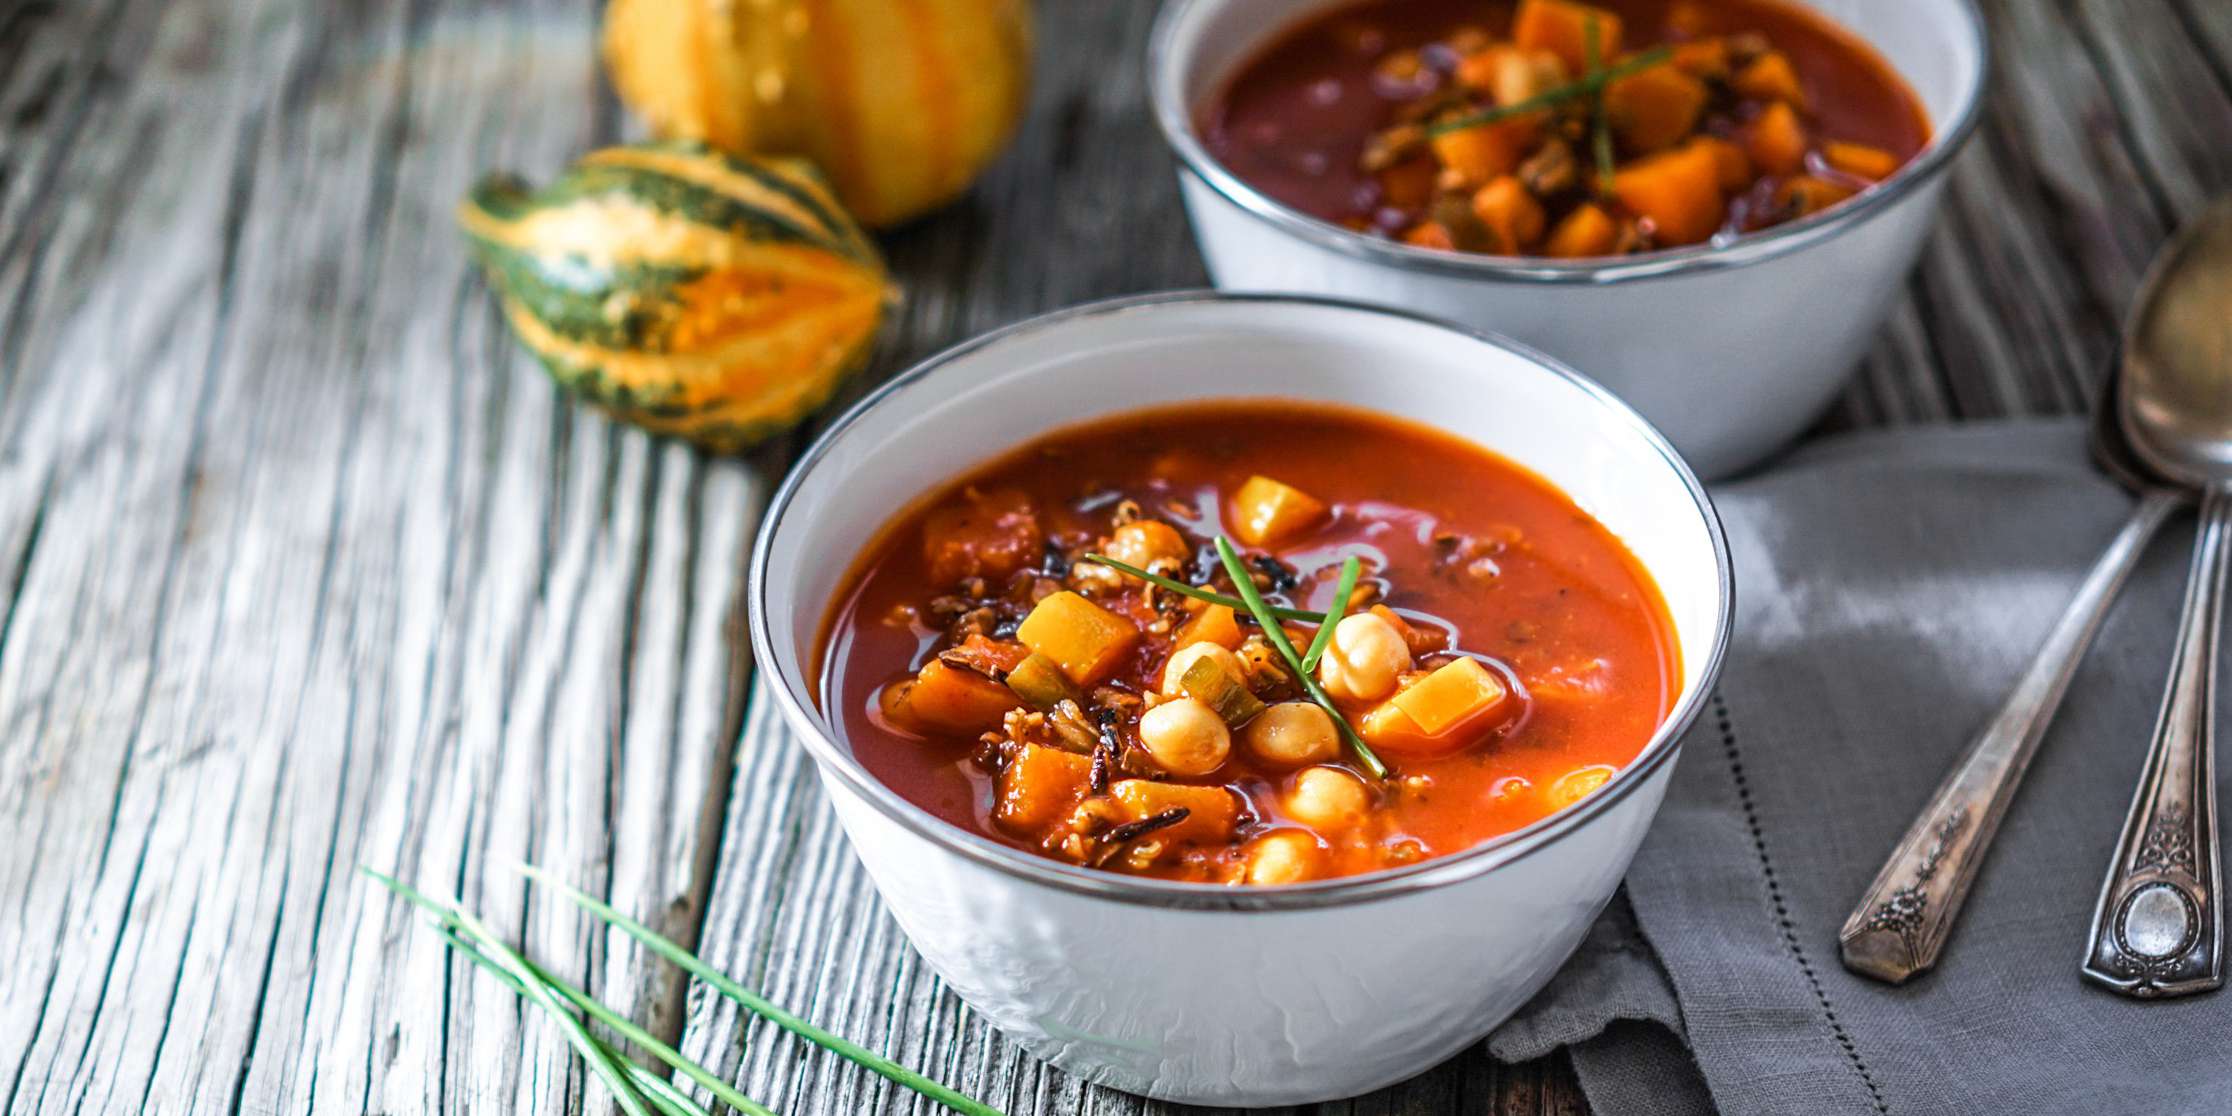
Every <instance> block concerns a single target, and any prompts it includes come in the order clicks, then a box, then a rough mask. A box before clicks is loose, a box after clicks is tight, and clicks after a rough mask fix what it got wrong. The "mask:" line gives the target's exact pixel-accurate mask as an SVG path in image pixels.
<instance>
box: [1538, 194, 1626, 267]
mask: <svg viewBox="0 0 2232 1116" xmlns="http://www.w3.org/2000/svg"><path fill="white" fill-rule="evenodd" d="M1619 231H1620V230H1619V227H1618V226H1617V225H1615V224H1613V222H1612V217H1611V215H1610V214H1607V213H1606V212H1604V210H1603V209H1601V208H1599V207H1598V206H1596V205H1595V204H1593V203H1589V202H1583V203H1581V205H1580V206H1579V207H1578V208H1576V209H1574V211H1573V212H1571V213H1568V214H1566V215H1565V219H1564V220H1562V221H1559V222H1558V227H1557V228H1555V229H1552V230H1551V231H1550V241H1549V243H1548V244H1545V245H1544V246H1543V249H1542V254H1543V255H1546V256H1549V257H1550V258H1551V259H1556V260H1577V259H1583V258H1586V257H1589V256H1604V255H1610V254H1611V252H1612V245H1613V243H1614V241H1615V240H1616V239H1617V238H1618V236H1619Z"/></svg>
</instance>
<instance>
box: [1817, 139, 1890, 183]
mask: <svg viewBox="0 0 2232 1116" xmlns="http://www.w3.org/2000/svg"><path fill="white" fill-rule="evenodd" d="M1821 157H1822V159H1823V160H1825V161H1827V162H1828V164H1829V165H1830V166H1832V167H1835V168H1837V169H1838V170H1841V171H1843V172H1845V173H1846V174H1849V175H1851V176H1852V177H1854V178H1865V179H1867V180H1868V181H1870V182H1881V181H1883V180H1884V179H1886V178H1889V177H1891V175H1892V173H1893V172H1894V171H1897V170H1898V169H1899V157H1898V156H1896V155H1893V154H1891V153H1890V152H1888V151H1885V150H1884V149H1882V148H1880V147H1870V146H1868V145H1867V144H1864V143H1845V142H1842V141H1840V140H1829V141H1827V142H1825V143H1823V144H1822V145H1821Z"/></svg>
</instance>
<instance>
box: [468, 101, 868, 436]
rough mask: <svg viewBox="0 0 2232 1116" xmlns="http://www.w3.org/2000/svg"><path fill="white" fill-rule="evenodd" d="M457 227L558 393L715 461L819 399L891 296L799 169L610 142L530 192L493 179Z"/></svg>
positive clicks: (858, 354) (859, 350)
mask: <svg viewBox="0 0 2232 1116" xmlns="http://www.w3.org/2000/svg"><path fill="white" fill-rule="evenodd" d="M458 221H459V223H460V224H462V225H463V226H464V229H465V232H466V234H467V236H469V237H470V238H471V240H472V245H473V250H474V254H475V255H476V256H477V257H479V259H480V262H481V264H482V266H483V267H485V268H486V269H487V272H488V277H489V281H490V283H491V285H492V286H494V287H495V289H496V292H497V295H498V297H499V299H500V300H501V302H502V303H503V307H504V313H505V315H506V317H507V318H508V319H509V320H510V322H511V326H512V331H513V332H514V333H516V334H517V335H518V337H519V340H520V342H521V343H522V344H524V345H525V346H526V347H527V348H528V349H529V350H530V351H532V352H533V353H534V354H535V355H536V356H537V357H539V358H540V359H541V360H542V363H543V366H544V367H546V368H548V369H549V370H550V374H551V376H552V377H553V378H555V379H556V380H557V381H558V382H559V384H560V385H562V386H564V387H566V388H568V389H571V390H572V391H574V392H577V393H579V394H580V395H582V396H583V397H585V398H586V399H588V400H589V401H590V402H592V403H594V404H595V405H597V406H599V407H601V408H603V409H604V410H606V411H609V412H611V413H612V414H613V415H615V416H617V417H619V418H622V419H625V420H627V421H629V422H633V423H635V424H637V425H639V426H643V427H645V428H647V429H650V430H654V431H658V432H661V433H666V434H675V435H679V436H681V437H684V438H688V439H689V440H691V441H693V442H696V443H698V444H700V445H703V446H705V447H707V448H708V449H713V450H717V451H722V452H728V451H734V450H737V449H740V448H742V447H744V446H747V445H750V444H751V443H753V442H756V441H759V440H761V439H763V438H765V437H767V436H769V435H771V434H775V433H779V432H781V431H783V430H787V429H789V428H790V427H791V426H793V425H796V424H797V423H798V422H799V420H801V419H802V418H804V417H805V416H806V414H807V413H808V412H810V411H812V410H813V409H814V408H815V407H817V406H820V405H821V404H822V403H823V402H825V401H826V400H827V399H828V398H829V395H830V393H831V392H832V391H834V390H835V389H836V387H837V385H838V384H839V383H840V382H842V381H843V380H844V379H845V377H846V376H847V375H849V374H851V373H852V372H853V371H855V370H856V369H858V368H859V367H860V365H861V364H862V363H863V361H864V360H865V359H866V357H867V354H868V350H869V347H870V344H871V342H872V341H873V340H874V339H875V335H876V329H877V327H878V326H879V325H880V324H881V322H882V318H883V314H884V310H885V308H886V306H887V304H888V303H889V302H890V298H891V286H890V284H889V282H888V281H887V280H886V277H885V273H884V265H883V261H882V259H881V258H880V257H879V256H878V255H877V254H876V249H875V247H874V246H873V245H871V244H870V243H869V242H868V240H867V238H866V237H865V236H863V235H862V234H861V232H860V229H859V227H858V226H856V225H854V224H853V222H852V220H851V219H850V218H848V217H847V216H845V214H844V211H843V210H841V209H839V208H838V207H837V203H836V202H835V201H834V200H833V199H832V198H831V196H830V194H829V191H828V189H827V187H826V186H825V185H824V184H823V183H822V181H821V179H820V178H819V177H818V176H817V175H816V174H815V173H814V171H813V169H812V168H811V167H809V166H807V165H806V164H804V163H802V162H800V161H798V160H793V159H763V160H753V159H742V158H737V157H734V156H730V155H725V154H722V153H720V152H716V151H714V150H712V149H710V148H708V147H706V146H705V145H704V144H700V143H694V142H675V143H661V144H647V145H642V146H635V147H614V148H608V149H605V150H603V151H597V152H593V153H591V154H590V155H589V156H587V157H586V158H584V159H582V160H581V161H580V162H579V163H576V164H574V166H573V167H572V168H571V169H570V170H568V171H567V172H566V173H565V175H564V176H562V177H561V178H559V179H558V180H557V181H556V182H553V183H551V184H550V185H549V186H546V187H544V188H543V189H541V190H532V189H530V188H529V187H528V186H527V184H526V183H524V182H522V181H520V180H519V179H517V178H515V177H512V176H510V175H496V176H493V177H491V178H489V179H487V180H485V181H483V182H482V183H481V184H480V185H478V186H476V187H474V189H473V192H472V194H471V196H470V197H468V198H467V199H466V200H465V202H464V204H463V205H461V206H460V207H459V209H458Z"/></svg>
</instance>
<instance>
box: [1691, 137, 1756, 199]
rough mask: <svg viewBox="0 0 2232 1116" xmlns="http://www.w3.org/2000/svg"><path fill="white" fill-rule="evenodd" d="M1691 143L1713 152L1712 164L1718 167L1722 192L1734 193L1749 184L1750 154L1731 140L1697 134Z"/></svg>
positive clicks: (1750, 173)
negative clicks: (1745, 152)
mask: <svg viewBox="0 0 2232 1116" xmlns="http://www.w3.org/2000/svg"><path fill="white" fill-rule="evenodd" d="M1690 142H1691V143H1693V144H1695V145H1697V146H1699V147H1702V148H1704V149H1705V150H1707V151H1710V152H1712V153H1713V165H1714V166H1715V167H1717V168H1719V169H1720V186H1721V191H1722V192H1723V193H1735V192H1736V191H1738V190H1741V189H1743V188H1744V187H1746V186H1749V185H1751V180H1752V164H1751V156H1749V155H1746V154H1744V149H1743V148H1742V147H1739V146H1737V144H1736V143H1735V141H1733V140H1725V139H1722V138H1720V137H1719V136H1699V137H1697V138H1696V139H1693V140H1691V141H1690Z"/></svg>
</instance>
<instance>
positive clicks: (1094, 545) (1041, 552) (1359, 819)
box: [820, 401, 1681, 884]
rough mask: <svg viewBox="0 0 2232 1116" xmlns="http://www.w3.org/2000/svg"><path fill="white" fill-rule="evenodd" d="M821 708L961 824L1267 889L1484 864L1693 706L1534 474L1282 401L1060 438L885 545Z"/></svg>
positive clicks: (1160, 417)
mask: <svg viewBox="0 0 2232 1116" xmlns="http://www.w3.org/2000/svg"><path fill="white" fill-rule="evenodd" d="M821 672H822V677H821V683H820V687H821V701H822V703H823V705H824V708H825V709H826V710H828V711H829V712H830V714H831V719H832V720H833V721H835V722H836V723H837V724H838V725H839V726H840V729H841V732H842V735H843V737H844V739H845V740H846V741H847V743H848V744H849V745H850V747H851V748H852V750H853V752H854V754H855V755H856V756H858V757H859V759H860V761H861V762H862V764H863V765H864V766H866V767H867V768H868V770H869V771H870V772H871V773H872V774H874V775H875V776H876V777H877V778H878V779H880V780H882V781H883V782H884V783H886V784H887V785H889V786H890V787H892V788H893V789H894V790H896V791H898V792H899V793H900V794H901V795H903V796H905V797H906V798H907V799H909V800H910V801H912V802H914V803H916V804H917V805H919V806H921V807H923V808H924V809H926V810H928V811H929V812H931V813H933V814H935V815H937V816H939V817H941V818H943V819H945V820H946V821H948V822H951V823H952V824H954V825H957V826H961V827H963V828H965V829H968V830H971V831H974V832H977V833H980V834H983V835H985V836H987V837H990V838H992V839H994V840H997V841H1001V842H1004V843H1006V844H1009V845H1012V846H1015V847H1018V848H1022V849H1027V850H1030V851H1032V852H1036V853H1039V854H1041V855H1045V856H1048V857H1053V858H1056V859H1060V860H1064V861H1068V862H1071V863H1076V864H1083V865H1088V866H1091V867H1096V868H1102V869H1106V870H1110V871H1117V872H1126V873H1133V874H1139V875H1149V876H1158V877H1164V878H1170V879H1181V880H1193V881H1203V882H1212V883H1235V884H1237V883H1253V884H1277V883H1290V882H1296V881H1303V880H1310V879H1319V878H1326V877H1333V876H1342V875H1350V874H1354V873H1359V872H1369V871H1373V870H1376V869H1381V868H1387V867H1393V866H1398V865H1402V864H1407V863H1411V862H1415V861H1418V860H1421V859H1424V858H1427V857H1433V856H1441V855H1446V854H1449V853H1454V852H1458V851H1461V850H1464V849H1466V848H1470V847H1472V846H1473V845H1475V844H1478V843H1479V842H1481V841H1484V840H1487V839H1489V838H1492V837H1495V836H1497V835H1499V834H1503V833H1508V832H1510V831H1512V830H1515V829H1518V828H1521V827H1523V826H1526V825H1528V824H1530V823H1532V822H1534V821H1537V820H1539V819H1541V818H1543V817H1546V816H1548V815H1550V814H1551V813H1554V812H1556V811H1557V810H1559V809H1561V808H1563V807H1564V806H1567V805H1569V804H1571V803H1573V802H1575V801H1577V800H1579V799H1580V798H1582V797H1584V796H1586V795H1588V794H1589V793H1591V792H1593V791H1594V790H1596V789H1597V788H1598V787H1600V786H1602V785H1603V784H1604V783H1605V782H1606V780H1608V779H1609V778H1610V777H1611V776H1612V774H1613V773H1614V772H1615V771H1617V770H1618V769H1619V768H1620V767H1621V766H1622V765H1624V764H1626V763H1628V762H1629V761H1631V760H1633V759H1634V758H1635V757H1636V755H1637V754H1638V753H1639V752H1640V751H1641V750H1642V748H1643V747H1644V746H1645V744H1647V743H1648V742H1649V741H1650V739H1651V737H1652V735H1653V733H1654V732H1655V731H1656V730H1657V729H1658V727H1659V726H1660V724H1661V723H1662V722H1663V721H1664V720H1665V718H1666V717H1667V715H1668V713H1669V711H1670V710H1671V708H1672V706H1673V703H1674V701H1675V699H1676V698H1677V697H1678V696H1679V693H1678V691H1679V689H1680V677H1681V675H1680V664H1679V661H1678V652H1677V650H1676V645H1675V638H1674V632H1673V627H1672V622H1671V620H1670V618H1669V617H1668V615H1667V612H1666V608H1665V605H1664V603H1663V601H1662V600H1661V599H1660V597H1659V593H1658V590H1657V588H1656V586H1655V585H1654V584H1653V582H1652V580H1651V578H1650V576H1649V575H1648V574H1647V573H1646V572H1645V571H1644V570H1643V568H1642V567H1641V565H1640V564H1639V563H1638V562H1637V561H1636V559H1635V558H1634V556H1633V555H1631V554H1630V553H1629V552H1628V551H1627V549H1626V548H1625V547H1624V546H1623V545H1622V544H1621V543H1620V541H1619V540H1618V539H1617V538H1615V537H1614V536H1613V535H1612V534H1611V533H1610V532H1609V531H1607V530H1606V529H1605V528H1604V527H1603V525H1601V524H1599V523H1598V522H1596V521H1595V520H1594V519H1592V518H1590V516H1589V515H1588V514H1587V513H1586V512H1584V511H1582V510H1581V509H1580V508H1578V507H1576V506H1575V505H1574V504H1573V502H1572V501H1571V500H1569V499H1568V498H1567V497H1566V496H1565V495H1564V494H1562V493H1560V492H1559V491H1557V490H1556V489H1555V488H1553V487H1551V486H1550V485H1549V484H1548V483H1546V482H1545V481H1543V480H1542V479H1541V478H1540V477H1537V476H1535V475H1534V474H1533V473H1531V472H1528V471H1527V470H1525V469H1523V468H1520V467H1519V466H1517V465H1515V464H1513V463H1511V462H1509V461H1507V460H1504V459H1503V458H1501V457H1498V456H1496V455H1494V454H1492V453H1489V452H1488V451H1486V450H1483V449H1481V448H1479V447H1476V446H1474V445H1471V444H1469V443H1466V442H1463V441H1461V440H1459V439H1456V438H1453V437H1450V436H1448V435H1446V434H1443V433H1440V432H1437V431H1434V430H1430V429H1427V428H1425V427H1421V426H1417V425H1412V424H1408V423H1404V422H1400V421H1397V420H1394V419H1390V418H1386V417H1382V416H1376V415H1372V414H1369V413H1365V412H1361V411H1354V410H1348V409H1341V408H1333V407H1325V406H1319V405H1305V404H1300V403H1292V402H1270V401H1247V402H1241V401H1233V402H1222V403H1214V404H1197V405H1192V406H1188V407H1184V408H1169V409H1159V410H1153V411H1144V412H1138V413H1135V414H1130V415H1126V416H1121V417H1118V418H1114V419H1109V420H1104V421H1100V422H1096V423H1093V424H1089V425H1085V426H1080V427H1074V428H1069V429H1064V430H1060V431H1056V432H1053V433H1051V434H1048V435H1045V436H1043V437H1041V438H1039V439H1038V440H1036V441H1033V442H1031V443H1029V444H1028V445H1026V446H1024V447H1023V448H1021V449H1019V450H1017V451H1015V452H1012V453H1009V454H1007V455H1006V456H1004V457H1001V458H999V459H998V460H995V461H993V462H991V463H989V464H986V465H984V466H982V467H980V468H977V469H975V470H973V471H972V472H970V473H969V474H968V475H966V476H964V477H961V478H959V479H957V480H955V481H953V482H952V483H950V484H947V485H945V486H943V487H941V488H940V489H939V490H938V491H936V492H935V493H933V494H932V495H931V496H929V497H928V498H926V499H925V500H924V501H922V502H920V503H918V504H917V505H916V506H915V507H914V508H912V509H910V510H908V511H907V512H905V513H903V514H901V515H900V516H899V517H897V518H896V519H895V520H894V521H893V522H892V523H890V524H889V525H887V527H886V528H885V530H884V531H883V532H882V534H881V535H880V536H879V537H878V539H877V541H876V542H875V543H873V544H872V545H871V546H870V547H869V548H868V549H867V551H866V552H865V553H864V554H863V555H862V556H861V557H860V559H859V561H858V563H857V565H856V567H855V569H854V570H853V571H852V573H851V575H850V577H849V579H848V581H847V582H846V586H845V588H844V589H843V590H842V591H841V592H840V593H839V595H838V597H837V600H836V602H835V604H834V606H833V609H832V612H831V614H830V616H829V618H828V620H827V621H826V624H825V634H824V637H823V640H822V651H821Z"/></svg>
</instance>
